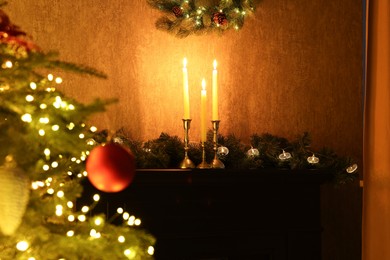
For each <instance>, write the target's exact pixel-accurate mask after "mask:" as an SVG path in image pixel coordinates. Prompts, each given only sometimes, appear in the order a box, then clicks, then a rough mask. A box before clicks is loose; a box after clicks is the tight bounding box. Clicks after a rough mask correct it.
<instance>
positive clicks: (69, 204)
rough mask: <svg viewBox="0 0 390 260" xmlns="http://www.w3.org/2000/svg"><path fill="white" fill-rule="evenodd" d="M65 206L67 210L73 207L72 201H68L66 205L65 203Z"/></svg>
mask: <svg viewBox="0 0 390 260" xmlns="http://www.w3.org/2000/svg"><path fill="white" fill-rule="evenodd" d="M66 205H67V206H68V208H70V209H71V208H73V206H74V204H73V202H72V201H68V202H67V203H66Z"/></svg>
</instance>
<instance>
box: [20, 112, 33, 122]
mask: <svg viewBox="0 0 390 260" xmlns="http://www.w3.org/2000/svg"><path fill="white" fill-rule="evenodd" d="M21 119H22V121H23V122H27V123H30V122H31V121H32V117H31V115H30V114H24V115H22V117H21Z"/></svg>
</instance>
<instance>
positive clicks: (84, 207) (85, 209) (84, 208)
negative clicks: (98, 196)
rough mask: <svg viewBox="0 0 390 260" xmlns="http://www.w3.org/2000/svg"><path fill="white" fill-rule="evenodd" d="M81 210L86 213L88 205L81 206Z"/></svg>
mask: <svg viewBox="0 0 390 260" xmlns="http://www.w3.org/2000/svg"><path fill="white" fill-rule="evenodd" d="M81 211H82V212H83V213H87V212H88V211H89V207H88V206H83V207H82V208H81Z"/></svg>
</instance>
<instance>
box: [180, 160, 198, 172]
mask: <svg viewBox="0 0 390 260" xmlns="http://www.w3.org/2000/svg"><path fill="white" fill-rule="evenodd" d="M180 168H181V169H193V168H195V164H194V163H193V162H192V161H191V159H190V158H188V157H185V158H184V159H183V161H181V163H180Z"/></svg>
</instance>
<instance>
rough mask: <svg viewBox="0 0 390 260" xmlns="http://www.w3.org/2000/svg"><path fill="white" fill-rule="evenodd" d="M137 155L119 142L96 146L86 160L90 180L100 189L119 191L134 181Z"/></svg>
mask: <svg viewBox="0 0 390 260" xmlns="http://www.w3.org/2000/svg"><path fill="white" fill-rule="evenodd" d="M135 169H136V167H135V157H134V155H133V154H132V153H131V152H130V151H128V150H126V149H125V148H124V147H122V146H121V145H119V144H116V143H108V144H106V145H102V146H97V147H95V148H94V149H93V150H92V151H91V152H90V154H89V156H88V158H87V162H86V170H87V173H88V180H89V181H90V182H91V183H92V185H93V186H94V187H95V188H97V189H98V190H100V191H104V192H119V191H122V190H124V189H125V188H126V187H127V186H129V184H130V183H131V182H132V181H133V178H134V175H135Z"/></svg>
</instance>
